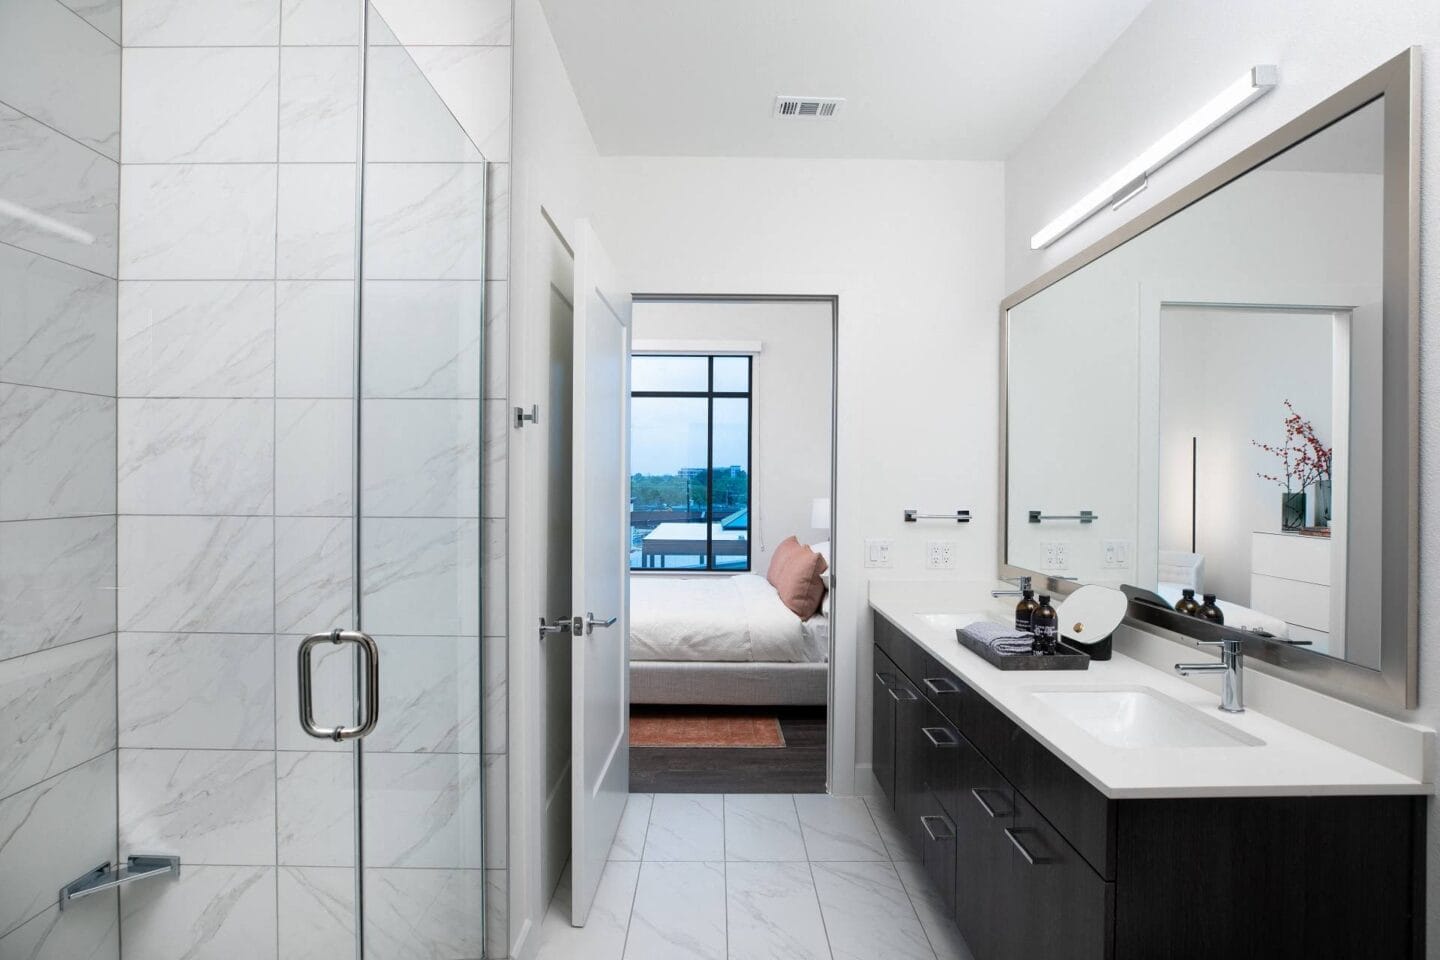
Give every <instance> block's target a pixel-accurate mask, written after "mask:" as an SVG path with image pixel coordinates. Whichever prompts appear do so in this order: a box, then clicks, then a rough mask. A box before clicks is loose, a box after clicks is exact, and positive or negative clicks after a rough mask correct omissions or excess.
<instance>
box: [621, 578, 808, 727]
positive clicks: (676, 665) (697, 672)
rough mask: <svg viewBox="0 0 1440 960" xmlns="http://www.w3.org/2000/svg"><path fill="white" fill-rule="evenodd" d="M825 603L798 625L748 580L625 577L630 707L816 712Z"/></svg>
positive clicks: (767, 589) (759, 581)
mask: <svg viewBox="0 0 1440 960" xmlns="http://www.w3.org/2000/svg"><path fill="white" fill-rule="evenodd" d="M828 601H829V598H828V596H827V597H826V603H825V604H823V605H822V606H821V609H820V612H818V613H816V614H815V616H813V617H810V618H809V619H806V620H802V619H801V618H800V617H798V616H796V615H795V614H794V613H792V612H791V611H790V609H789V608H787V607H786V606H785V604H784V603H783V602H781V600H780V597H779V595H778V594H777V593H776V591H775V588H774V587H773V586H771V585H770V584H769V583H768V582H767V581H766V579H765V578H764V577H761V576H756V575H754V574H748V573H746V574H737V575H735V576H731V577H714V576H710V577H686V578H674V577H656V576H635V577H632V578H631V580H630V701H631V702H632V703H665V704H721V705H766V706H770V705H773V706H795V705H809V704H824V703H825V702H826V700H827V696H826V694H827V688H828V682H827V676H828V661H829V656H830V622H829V614H828V610H829V603H828Z"/></svg>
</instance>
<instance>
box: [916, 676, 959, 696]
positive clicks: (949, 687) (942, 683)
mask: <svg viewBox="0 0 1440 960" xmlns="http://www.w3.org/2000/svg"><path fill="white" fill-rule="evenodd" d="M921 682H922V683H924V684H925V686H926V687H928V688H929V690H930V692H931V693H933V694H935V695H936V696H937V697H943V696H945V695H946V694H950V693H959V692H960V684H958V683H956V682H955V681H954V680H951V679H950V678H949V677H926V678H925V679H924V680H922V681H921Z"/></svg>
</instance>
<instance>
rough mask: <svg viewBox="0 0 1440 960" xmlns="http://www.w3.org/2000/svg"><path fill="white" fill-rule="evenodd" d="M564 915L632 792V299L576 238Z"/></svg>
mask: <svg viewBox="0 0 1440 960" xmlns="http://www.w3.org/2000/svg"><path fill="white" fill-rule="evenodd" d="M574 363H575V367H574V371H575V373H574V376H575V384H574V391H575V392H574V417H573V420H572V421H571V422H572V424H573V426H574V450H573V456H574V461H573V465H572V469H573V476H574V481H573V484H574V485H573V491H574V493H573V503H572V511H573V512H572V524H573V525H572V538H573V551H572V560H571V563H572V567H573V571H572V578H571V590H572V593H573V601H574V605H573V609H572V612H573V613H574V615H575V617H574V627H573V628H572V632H571V638H570V641H571V644H572V646H573V652H572V672H571V683H572V684H573V686H572V691H573V692H572V697H573V698H574V701H573V703H572V710H571V789H572V791H573V794H572V798H571V804H572V813H571V854H570V856H571V862H570V871H571V908H570V909H571V915H570V922H571V923H573V924H574V925H575V926H577V927H578V926H584V924H585V918H586V917H587V916H588V915H589V913H590V904H591V903H592V902H593V901H594V899H595V890H596V888H597V887H598V886H599V885H600V872H601V870H602V869H603V868H604V866H605V857H606V855H607V854H608V853H609V851H610V844H611V843H612V842H613V841H614V839H615V831H616V829H617V828H618V827H619V826H620V815H621V814H622V813H623V812H624V810H625V801H626V798H627V796H628V793H629V789H630V750H629V737H630V730H629V726H630V714H629V701H630V684H629V675H630V670H629V660H630V657H629V644H628V643H627V638H628V637H629V635H630V620H629V601H630V589H629V584H630V577H629V565H630V564H629V536H630V534H629V531H630V504H629V492H628V487H629V485H628V480H627V477H628V475H629V459H630V457H629V447H630V444H629V433H630V293H629V291H628V290H627V289H626V288H625V287H624V286H623V285H622V284H621V283H620V282H619V279H618V275H617V273H616V271H615V268H614V265H613V264H612V263H611V262H610V259H609V258H608V257H607V256H606V255H605V251H604V250H603V249H601V247H600V244H599V242H598V241H597V239H596V237H595V233H594V230H593V229H592V228H591V226H590V224H589V222H588V221H585V220H582V221H580V222H579V223H578V224H577V226H576V230H575V358H574Z"/></svg>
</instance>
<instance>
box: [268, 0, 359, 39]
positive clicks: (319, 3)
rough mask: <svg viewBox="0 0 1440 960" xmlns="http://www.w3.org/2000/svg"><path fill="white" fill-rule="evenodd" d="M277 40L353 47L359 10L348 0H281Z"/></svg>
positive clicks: (356, 33) (356, 37)
mask: <svg viewBox="0 0 1440 960" xmlns="http://www.w3.org/2000/svg"><path fill="white" fill-rule="evenodd" d="M280 42H281V43H282V44H287V45H290V44H302V45H311V46H332V47H354V46H355V45H356V44H357V43H359V42H360V17H359V11H358V10H356V9H355V5H354V4H353V3H351V2H350V0H282V3H281V21H280ZM371 42H373V41H371Z"/></svg>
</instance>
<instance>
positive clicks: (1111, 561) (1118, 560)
mask: <svg viewBox="0 0 1440 960" xmlns="http://www.w3.org/2000/svg"><path fill="white" fill-rule="evenodd" d="M1100 551H1101V558H1102V561H1103V565H1104V566H1105V567H1106V568H1108V569H1111V570H1118V569H1123V568H1125V567H1128V566H1130V541H1129V540H1105V541H1102V542H1101V545H1100Z"/></svg>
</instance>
